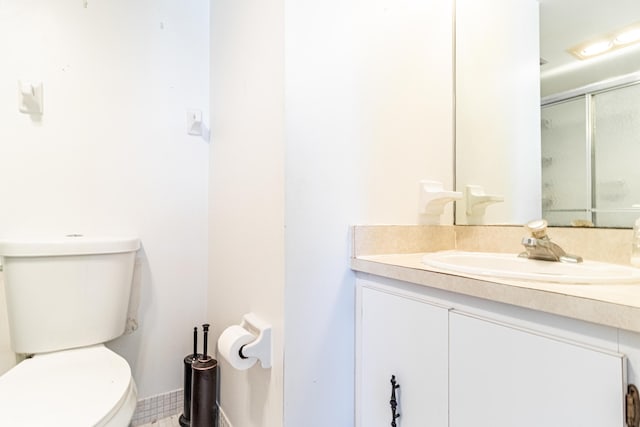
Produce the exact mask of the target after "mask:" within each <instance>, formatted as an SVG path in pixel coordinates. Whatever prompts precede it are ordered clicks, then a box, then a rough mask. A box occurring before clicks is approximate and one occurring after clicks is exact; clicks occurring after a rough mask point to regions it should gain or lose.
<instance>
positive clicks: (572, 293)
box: [351, 252, 640, 332]
mask: <svg viewBox="0 0 640 427" xmlns="http://www.w3.org/2000/svg"><path fill="white" fill-rule="evenodd" d="M424 255H425V253H424V252H421V253H399V254H376V255H355V256H354V257H353V258H352V259H351V267H352V269H353V270H354V271H357V272H363V273H369V274H373V275H376V276H381V277H387V278H391V279H396V280H401V281H404V282H409V283H413V284H417V285H422V286H428V287H431V288H435V289H441V290H445V291H450V292H455V293H458V294H462V295H469V296H473V297H477V298H483V299H487V300H491V301H496V302H501V303H506V304H512V305H515V306H519V307H526V308H530V309H533V310H538V311H542V312H546V313H553V314H557V315H561V316H565V317H570V318H574V319H579V320H584V321H588V322H593V323H597V324H601V325H606V326H611V327H615V328H620V329H626V330H630V331H634V332H640V283H639V284H619V285H618V284H614V285H612V284H606V285H584V284H580V285H578V284H559V283H542V282H534V281H515V280H505V279H500V278H489V277H484V276H482V277H481V276H474V275H470V274H463V273H455V274H452V273H451V272H446V271H443V270H438V269H435V268H432V267H428V266H426V265H425V264H423V263H422V257H423V256H424Z"/></svg>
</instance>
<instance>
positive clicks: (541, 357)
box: [449, 312, 626, 427]
mask: <svg viewBox="0 0 640 427" xmlns="http://www.w3.org/2000/svg"><path fill="white" fill-rule="evenodd" d="M449 328H450V329H449V331H450V359H449V362H450V365H449V366H450V389H449V392H450V424H449V425H450V427H468V426H478V427H514V426H518V427H543V426H544V427H555V426H558V427H622V426H624V410H623V401H624V400H623V399H624V385H625V383H626V381H625V378H624V375H625V363H626V360H625V358H624V356H622V355H620V354H614V353H610V352H606V351H601V350H598V349H594V348H589V347H586V346H582V345H579V344H575V343H572V342H568V341H562V340H559V339H555V338H552V337H549V336H544V335H540V334H536V333H535V332H532V331H527V330H522V329H516V328H513V327H509V326H506V325H504V324H498V323H494V322H491V321H487V320H483V319H480V318H475V317H470V316H467V315H462V314H458V313H454V312H451V314H450V321H449Z"/></svg>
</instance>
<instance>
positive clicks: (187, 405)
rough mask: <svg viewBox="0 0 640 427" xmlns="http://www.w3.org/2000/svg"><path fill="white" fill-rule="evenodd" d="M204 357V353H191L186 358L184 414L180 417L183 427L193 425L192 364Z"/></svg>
mask: <svg viewBox="0 0 640 427" xmlns="http://www.w3.org/2000/svg"><path fill="white" fill-rule="evenodd" d="M201 357H202V354H189V355H187V356H186V357H185V358H184V361H183V363H184V389H183V390H184V401H183V405H182V415H180V418H179V419H178V422H180V425H181V426H182V427H190V426H191V372H192V369H191V365H192V364H193V362H194V361H196V360H198V359H199V358H201Z"/></svg>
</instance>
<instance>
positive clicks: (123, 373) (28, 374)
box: [0, 344, 137, 427]
mask: <svg viewBox="0 0 640 427" xmlns="http://www.w3.org/2000/svg"><path fill="white" fill-rule="evenodd" d="M136 397H137V396H136V388H135V383H134V381H133V379H132V377H131V369H130V368H129V365H128V363H127V362H126V361H125V360H124V359H123V358H122V357H121V356H119V355H117V354H116V353H114V352H113V351H111V350H109V349H108V348H106V347H105V346H104V345H101V344H100V345H95V346H91V347H82V348H77V349H72V350H64V351H58V352H53V353H45V354H38V355H36V356H34V357H32V358H30V359H26V360H24V361H23V362H21V363H19V364H18V365H16V366H15V367H14V368H12V369H11V370H9V371H8V372H6V373H5V374H4V375H2V376H0V425H2V426H5V425H6V426H25V427H31V426H33V427H39V426H52V427H53V426H78V427H88V426H111V425H121V426H127V425H128V424H129V421H130V420H131V416H132V415H133V411H134V410H135V406H136ZM116 420H124V421H119V422H116Z"/></svg>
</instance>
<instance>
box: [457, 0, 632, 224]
mask: <svg viewBox="0 0 640 427" xmlns="http://www.w3.org/2000/svg"><path fill="white" fill-rule="evenodd" d="M496 1H498V2H499V1H500V0H496ZM514 3H518V4H519V5H520V7H522V4H521V2H520V1H519V2H514ZM522 3H526V1H524V2H522ZM526 6H527V8H528V7H529V4H528V3H527V5H526ZM492 9H493V10H496V8H492ZM538 11H539V35H538V36H539V46H533V47H532V46H531V43H529V44H526V46H528V47H529V48H535V49H537V51H536V55H538V54H539V61H540V63H541V64H540V65H539V68H538V69H537V71H538V72H539V79H540V80H539V83H540V86H539V98H538V105H539V106H540V104H543V105H542V108H540V107H538V114H540V115H539V116H537V117H538V118H537V120H538V121H537V129H532V128H530V127H529V128H527V127H526V126H528V125H523V124H522V123H520V124H519V126H520V127H521V129H523V130H520V131H519V132H518V135H517V137H516V136H514V135H511V138H512V139H513V140H512V141H506V140H505V141H502V143H501V144H502V145H501V146H500V147H499V148H497V149H496V148H494V151H496V152H497V151H498V150H499V151H501V152H509V151H510V150H513V144H514V142H513V141H517V143H515V145H517V146H518V147H521V148H518V149H523V150H525V151H526V152H527V154H526V155H525V156H526V157H527V158H528V159H529V160H531V158H532V156H534V155H537V156H538V157H537V159H538V163H537V164H536V167H535V168H532V167H531V165H530V164H529V163H526V162H524V161H523V162H521V163H520V164H519V166H518V167H516V168H514V167H513V163H514V158H515V159H517V156H515V157H514V158H512V159H509V160H508V161H507V162H504V159H500V158H498V157H496V158H495V161H493V160H492V159H490V158H486V157H485V158H484V160H483V162H484V163H492V164H491V167H492V168H493V170H491V171H490V172H486V171H485V172H483V173H481V174H476V175H475V176H473V178H472V179H473V180H475V181H480V182H469V181H470V180H471V179H470V176H469V173H467V172H465V171H466V170H468V169H472V170H473V169H474V168H476V165H474V164H473V163H474V162H476V163H477V162H478V159H479V158H481V157H479V156H478V153H475V155H474V156H468V155H466V154H464V153H467V152H469V151H473V149H471V150H470V149H469V146H470V145H471V143H472V142H473V141H471V139H470V138H468V135H467V134H466V132H467V130H466V129H464V128H461V127H460V126H457V127H456V189H457V190H458V191H464V187H465V185H466V184H482V183H492V184H490V187H489V188H485V190H486V191H487V192H488V193H494V192H496V191H502V192H505V193H507V194H504V196H505V201H504V203H503V204H504V206H499V205H501V204H496V205H495V207H494V206H489V207H488V208H487V210H486V212H487V213H486V215H485V220H484V222H483V223H485V224H505V223H509V224H522V223H525V222H527V221H528V220H529V219H533V218H535V217H536V213H537V214H538V215H539V216H544V217H545V218H547V219H548V220H549V222H550V224H551V225H561V226H571V225H573V226H596V227H624V228H629V227H631V226H632V225H633V222H634V221H635V219H636V218H638V217H640V173H636V172H635V170H638V169H640V168H638V166H637V164H636V163H634V161H636V160H638V159H640V107H639V106H640V85H633V83H634V82H638V81H640V44H636V45H631V44H629V45H626V46H625V47H622V48H618V49H613V50H612V51H611V52H610V53H607V54H602V55H599V56H594V57H591V58H589V59H584V60H581V59H578V58H577V57H576V56H574V55H573V54H571V53H569V52H568V50H569V49H571V48H574V47H579V46H580V45H581V44H584V43H585V42H588V41H592V40H598V39H599V38H600V37H604V36H608V35H613V34H616V33H617V32H619V31H621V30H623V29H629V28H631V27H634V26H635V25H638V27H639V28H640V2H638V1H637V0H609V1H606V2H604V1H602V0H539V9H538ZM513 13H515V15H514V17H513V21H515V22H518V24H517V27H516V28H517V30H516V31H514V32H513V33H512V34H513V36H514V37H515V38H522V37H524V36H523V33H524V32H525V31H526V28H527V27H526V25H523V23H522V20H523V18H522V16H520V15H518V13H517V12H513ZM527 13H528V15H531V16H535V17H536V19H537V18H538V15H537V13H538V12H527ZM526 22H530V20H529V21H526ZM492 24H493V23H492ZM459 26H460V24H458V28H459ZM491 28H492V30H493V29H494V27H493V26H492V27H491ZM476 36H477V35H476ZM461 38H462V40H463V41H464V37H461V36H460V35H457V39H461ZM523 46H524V45H523ZM501 47H502V46H501ZM583 47H584V46H583ZM456 49H457V50H458V49H459V46H458V45H456ZM523 49H524V48H523ZM486 50H487V49H485V51H486ZM508 54H509V55H511V56H513V53H512V52H508ZM517 55H522V53H521V52H519V53H517ZM457 60H458V61H460V58H459V57H457ZM511 65H512V64H511ZM512 70H517V69H516V68H512ZM463 72H464V70H463ZM458 73H460V70H459V69H458V68H457V69H456V80H457V89H456V91H457V93H456V98H457V103H458V105H459V104H460V103H462V102H465V98H464V94H463V97H462V98H461V97H460V94H459V93H458V89H459V88H460V87H462V88H463V89H464V85H460V83H459V82H458V78H459V76H458ZM519 78H520V79H521V81H525V80H522V79H524V78H527V79H528V78H530V76H529V74H526V75H524V76H523V75H521V76H519ZM532 84H533V83H532V81H531V80H526V86H530V85H532ZM614 88H615V89H614ZM492 95H493V98H492ZM500 95H503V96H504V94H503V93H502V92H501V91H500V88H499V87H498V88H497V89H496V88H493V89H492V92H485V95H484V97H485V102H486V106H487V108H491V103H490V102H487V100H492V102H494V103H495V102H500V99H499V98H497V97H498V96H500ZM520 98H522V97H521V96H519V97H518V99H520ZM496 99H497V100H496ZM518 102H519V104H517V103H518ZM530 102H531V101H530V100H529V99H527V100H525V101H522V100H519V101H517V102H516V101H514V100H509V103H511V105H513V108H514V109H517V110H518V111H520V112H521V111H524V110H525V109H526V108H528V105H529V103H530ZM514 103H516V104H517V105H516V104H514ZM463 108H464V107H463ZM478 111H479V110H477V109H476V116H477V114H478V113H477V112H478ZM458 112H459V111H458V107H457V111H456V120H457V122H458V124H461V125H462V126H467V124H468V122H469V120H466V121H465V118H464V117H463V119H462V123H461V122H460V119H459V118H458ZM480 114H482V112H481V113H480ZM500 117H502V116H500ZM526 117H527V119H526V122H527V123H531V121H532V120H533V119H534V115H533V114H532V113H530V112H528V113H527V116H526ZM484 120H485V121H487V120H493V121H495V117H494V118H491V116H490V115H486V116H485V117H484ZM504 122H505V123H506V124H508V123H510V122H511V120H504ZM594 129H597V132H596V131H595V130H594ZM531 134H534V135H535V138H537V139H536V140H535V141H532V138H531V137H530V135H531ZM515 138H517V139H515ZM523 139H524V140H526V141H527V142H528V143H530V144H537V154H536V151H535V150H534V149H532V148H531V147H528V146H527V147H524V143H523V142H522V141H523ZM541 139H542V141H543V142H541ZM508 144H511V145H508ZM476 150H477V149H476ZM516 163H517V162H516ZM531 163H532V162H531ZM470 165H471V166H470ZM536 169H537V170H536ZM496 170H498V171H503V170H506V171H507V174H506V175H503V181H515V182H516V184H515V185H517V186H518V188H517V190H515V191H512V192H511V194H509V191H510V189H509V188H506V189H504V188H499V185H500V184H499V183H498V182H495V181H493V182H492V181H491V178H487V176H486V175H485V174H487V173H490V174H492V175H495V174H496ZM536 174H538V175H536ZM532 176H534V177H536V181H535V182H532V181H533V180H532V179H531V177H532ZM636 183H637V184H636ZM491 185H492V186H493V187H491ZM522 194H535V195H536V201H532V200H531V199H528V200H522V199H521V198H520V197H521V195H522ZM512 204H516V205H518V204H519V205H520V206H519V207H518V206H516V207H514V206H509V205H512ZM530 204H535V205H536V206H535V207H531V206H530ZM504 212H507V213H506V214H504ZM522 212H524V213H522ZM514 213H515V214H514ZM465 214H466V212H464V209H460V208H458V207H456V224H468V223H471V222H470V221H469V218H468V217H467V216H466V215H465ZM517 214H520V216H518V215H517ZM501 215H502V216H501Z"/></svg>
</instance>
